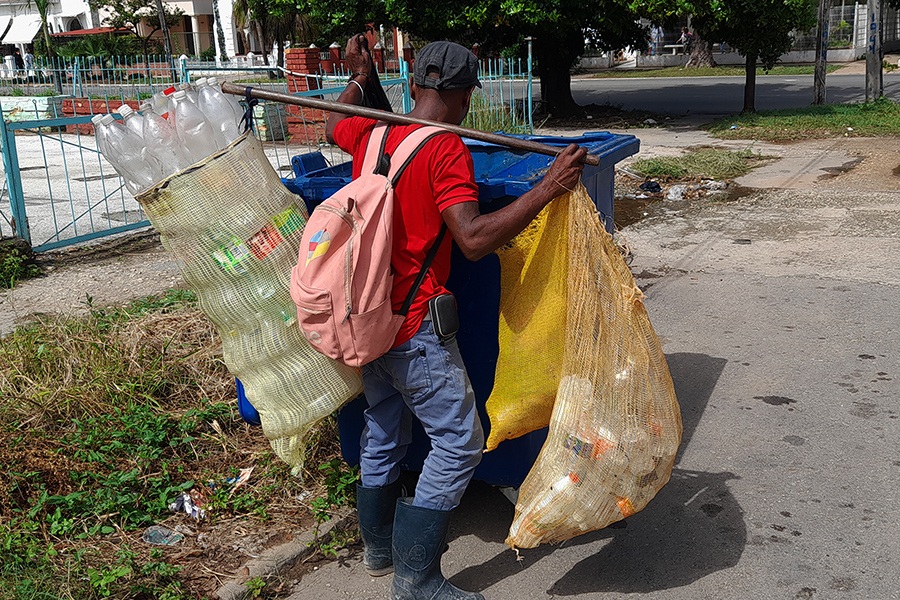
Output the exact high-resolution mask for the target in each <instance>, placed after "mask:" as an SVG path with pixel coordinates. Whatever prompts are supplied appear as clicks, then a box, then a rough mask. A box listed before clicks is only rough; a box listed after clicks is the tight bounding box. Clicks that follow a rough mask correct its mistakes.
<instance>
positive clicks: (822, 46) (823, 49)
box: [813, 0, 831, 104]
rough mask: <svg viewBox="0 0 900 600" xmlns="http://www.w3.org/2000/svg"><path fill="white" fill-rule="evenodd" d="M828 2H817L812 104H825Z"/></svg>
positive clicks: (824, 0) (821, 0)
mask: <svg viewBox="0 0 900 600" xmlns="http://www.w3.org/2000/svg"><path fill="white" fill-rule="evenodd" d="M830 5H831V2H830V0H819V27H818V31H817V33H818V36H816V71H815V76H814V80H813V104H825V73H826V67H827V65H828V28H829V19H828V16H829V15H828V12H829V11H828V8H829V6H830Z"/></svg>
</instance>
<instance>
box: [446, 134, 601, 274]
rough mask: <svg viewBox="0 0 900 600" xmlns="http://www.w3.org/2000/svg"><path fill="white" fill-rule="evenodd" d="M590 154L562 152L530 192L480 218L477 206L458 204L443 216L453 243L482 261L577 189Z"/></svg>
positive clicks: (577, 149) (569, 149) (578, 149)
mask: <svg viewBox="0 0 900 600" xmlns="http://www.w3.org/2000/svg"><path fill="white" fill-rule="evenodd" d="M585 154H587V152H586V151H585V149H584V148H581V147H579V146H577V145H575V144H570V145H569V146H568V147H566V148H565V149H563V150H562V151H561V152H560V153H559V155H558V156H557V158H556V160H555V161H553V164H552V165H551V166H550V170H549V171H547V174H546V175H545V176H544V178H543V179H542V180H541V181H540V183H538V184H537V185H536V186H534V188H532V189H531V191H529V192H527V193H525V194H523V195H522V196H520V197H519V198H518V199H517V200H516V201H515V202H513V203H512V204H510V205H508V206H505V207H504V208H502V209H500V210H498V211H496V212H492V213H488V214H481V211H480V210H479V208H478V203H477V202H462V203H459V204H455V205H453V206H451V207H449V208H447V209H445V210H444V212H443V213H441V214H442V215H443V217H444V221H445V222H446V223H447V228H448V229H449V230H450V233H452V234H453V239H454V240H455V241H456V244H457V245H458V246H459V249H460V250H462V252H463V254H464V255H465V256H466V258H468V259H469V260H478V259H480V258H483V257H485V256H487V255H488V254H490V253H491V252H493V251H494V250H496V249H497V248H499V247H500V246H502V245H503V244H505V243H507V242H508V241H509V240H511V239H513V238H514V237H515V236H517V235H518V234H519V233H520V232H521V231H522V230H523V229H525V227H527V226H528V224H529V223H531V221H533V220H534V218H535V217H536V216H537V215H538V213H539V212H541V210H542V209H543V208H544V207H545V206H547V205H548V204H549V203H550V202H551V201H552V200H553V199H554V198H556V197H558V196H561V195H562V194H563V193H565V192H567V191H571V190H574V189H575V186H576V185H577V184H578V181H579V180H580V179H581V173H582V171H583V170H584V163H583V162H582V160H583V159H584V156H585Z"/></svg>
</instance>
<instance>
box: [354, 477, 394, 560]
mask: <svg viewBox="0 0 900 600" xmlns="http://www.w3.org/2000/svg"><path fill="white" fill-rule="evenodd" d="M401 489H402V488H401V486H400V482H399V481H397V482H394V483H392V484H391V485H389V486H386V487H363V486H361V485H357V486H356V512H357V515H358V518H359V533H360V535H361V536H362V540H363V566H364V567H365V569H366V572H367V573H368V574H369V575H371V576H372V577H381V576H382V575H389V574H391V573H393V572H394V563H393V558H392V555H391V535H392V533H393V529H394V510H395V507H396V504H397V498H399V497H400V492H401Z"/></svg>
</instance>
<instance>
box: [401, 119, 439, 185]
mask: <svg viewBox="0 0 900 600" xmlns="http://www.w3.org/2000/svg"><path fill="white" fill-rule="evenodd" d="M442 133H449V132H448V131H447V130H446V129H441V128H440V127H428V126H426V127H419V128H418V129H416V130H415V131H413V132H412V133H410V134H409V135H407V136H406V137H405V138H404V139H403V141H402V142H400V145H399V146H397V149H396V150H394V153H393V154H392V155H391V169H390V172H389V173H388V179H390V180H391V185H393V186H396V185H397V182H398V181H400V176H401V175H402V174H403V171H405V170H406V167H408V166H409V163H411V162H412V159H413V157H415V155H416V154H418V152H419V150H421V149H422V148H423V147H424V146H425V143H426V142H428V140H430V139H431V138H433V137H434V136H436V135H440V134H442Z"/></svg>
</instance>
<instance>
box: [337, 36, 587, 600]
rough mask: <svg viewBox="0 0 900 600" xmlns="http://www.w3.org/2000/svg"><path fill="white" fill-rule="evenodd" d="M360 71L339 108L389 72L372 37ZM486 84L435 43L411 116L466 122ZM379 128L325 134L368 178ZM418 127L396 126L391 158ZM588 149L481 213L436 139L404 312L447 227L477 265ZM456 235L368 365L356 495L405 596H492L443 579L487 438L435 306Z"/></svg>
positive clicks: (415, 208) (406, 244) (405, 182)
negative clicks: (456, 512) (453, 530)
mask: <svg viewBox="0 0 900 600" xmlns="http://www.w3.org/2000/svg"><path fill="white" fill-rule="evenodd" d="M346 59H347V63H348V67H349V68H350V69H351V73H352V76H351V80H350V82H349V83H348V85H347V89H346V90H344V92H343V93H342V94H341V96H340V97H339V98H338V101H339V102H345V103H350V104H361V103H362V102H363V100H364V98H363V96H364V93H363V90H364V89H365V88H366V86H368V85H370V84H372V83H373V82H374V83H376V84H377V78H378V75H377V73H376V71H375V69H374V68H373V64H372V57H371V56H370V54H369V51H368V48H367V45H366V42H365V37H364V36H362V35H358V36H355V37H353V38H351V39H350V40H349V41H348V43H347V47H346ZM480 85H481V84H480V82H479V81H478V61H477V59H476V58H475V56H474V55H473V54H472V53H471V52H469V51H468V50H466V49H465V48H463V47H462V46H460V45H458V44H454V43H451V42H435V43H432V44H429V45H428V46H426V47H425V48H423V49H422V50H421V51H420V52H419V53H418V55H417V56H416V62H415V68H414V81H413V86H412V95H413V98H414V99H415V102H416V105H415V108H414V109H413V111H412V112H411V113H410V116H413V117H418V118H421V119H428V120H432V121H440V122H443V123H451V124H455V125H457V124H460V123H462V121H463V119H464V118H465V116H466V113H467V112H468V110H469V102H470V100H471V97H472V93H473V91H474V89H475V88H476V87H480ZM375 125H376V121H374V120H371V119H365V118H362V117H348V116H346V115H343V114H341V113H329V115H328V118H327V121H326V137H327V138H328V140H329V141H331V142H333V143H336V144H337V145H338V146H340V147H341V148H342V149H344V150H345V151H347V152H349V153H350V154H351V155H353V157H354V161H353V176H354V177H358V176H359V170H360V168H361V163H362V156H363V154H364V153H365V149H366V145H367V143H368V139H369V136H370V134H371V132H372V130H373V128H374V127H375ZM417 127H419V126H418V125H408V126H393V127H391V129H390V131H389V133H388V136H387V142H386V143H385V153H386V154H388V155H390V154H391V153H392V152H393V151H394V150H395V149H396V148H397V146H398V145H399V144H400V142H401V141H402V140H403V139H404V138H405V137H406V135H407V134H408V133H409V132H410V131H413V130H415V129H416V128H417ZM584 155H585V151H584V150H583V149H581V148H579V147H578V146H576V145H574V144H573V145H571V146H569V147H568V148H565V149H563V150H561V151H560V154H559V156H558V158H557V159H556V161H555V162H554V163H553V165H552V166H551V167H550V169H549V171H548V172H547V175H546V176H545V177H544V179H543V180H542V181H541V182H540V183H538V184H537V185H536V186H535V187H534V189H532V190H531V191H530V192H528V193H527V194H525V195H523V196H522V197H521V198H519V199H518V200H517V201H515V202H513V203H512V204H510V205H509V206H507V207H505V208H503V209H501V210H498V211H496V212H492V213H490V214H484V215H483V214H481V212H480V211H479V207H478V186H477V184H476V183H475V176H474V167H473V163H472V156H471V154H470V153H469V151H468V149H467V148H466V146H465V145H464V144H463V142H462V140H461V139H460V138H459V137H458V136H456V135H454V134H451V133H445V134H440V135H437V136H435V137H433V138H431V139H430V140H429V141H428V142H427V143H426V144H425V145H424V146H423V147H422V149H421V150H420V151H419V153H418V154H417V155H416V156H415V158H413V160H412V162H411V163H410V164H409V167H408V168H407V169H406V171H405V172H404V175H403V176H402V177H401V178H400V180H399V181H398V183H397V185H396V187H395V191H394V202H395V210H394V240H393V251H392V257H391V262H392V266H393V268H394V271H395V276H394V289H393V293H392V303H393V305H394V311H395V312H397V311H398V310H399V308H400V306H401V304H402V303H403V301H404V299H405V297H406V295H407V294H408V293H409V290H410V289H412V285H413V281H414V279H415V278H416V275H418V273H419V271H420V269H421V266H422V264H423V262H424V260H425V256H426V254H427V252H428V249H429V248H430V247H431V245H432V244H434V243H435V240H436V239H437V238H438V235H439V232H440V231H441V226H442V224H444V223H445V224H446V226H447V229H448V231H449V232H450V234H451V235H452V237H453V241H455V242H456V243H457V245H458V246H459V247H460V249H461V250H462V252H463V253H464V254H465V256H466V257H467V258H469V259H470V260H478V259H480V258H482V257H484V256H486V255H487V254H489V253H491V252H493V251H494V250H496V249H497V248H499V247H500V246H502V245H503V244H505V243H506V242H508V241H509V240H511V239H512V238H513V237H514V236H515V235H517V234H518V233H519V232H520V231H522V230H523V229H524V228H525V227H526V226H527V225H528V224H529V223H530V222H531V221H532V220H533V219H534V218H535V216H537V214H538V213H539V212H540V211H541V209H542V208H544V206H546V205H547V204H548V203H549V202H550V201H551V200H553V199H554V198H556V197H557V196H560V195H561V194H563V193H564V192H565V191H567V190H570V189H573V188H574V187H575V185H576V184H577V183H578V181H579V179H580V178H581V173H582V170H583V164H582V160H583V158H584ZM450 245H451V241H450V240H449V239H444V241H443V242H442V243H441V245H440V246H439V249H438V253H437V255H436V257H435V259H434V262H433V263H432V266H431V268H430V269H429V270H428V272H427V274H426V277H425V280H424V282H423V284H422V286H421V287H420V288H419V291H418V293H417V295H416V297H415V300H414V301H413V303H412V306H411V307H410V310H409V312H408V314H407V318H406V320H405V322H404V324H403V327H402V328H401V329H400V332H399V333H398V335H397V338H396V339H395V340H394V346H393V348H392V349H391V350H390V351H389V352H388V353H387V354H385V355H384V356H383V357H381V358H379V359H376V360H375V361H373V362H371V363H369V364H367V365H365V366H364V367H363V381H364V384H365V390H366V401H367V403H368V409H367V410H366V411H365V415H364V418H365V424H366V427H365V431H364V432H363V435H362V440H361V446H362V451H361V453H360V471H361V484H360V485H359V486H358V488H357V508H358V512H359V523H360V531H361V534H362V538H363V543H364V546H365V549H364V555H363V563H364V565H365V567H366V570H367V571H368V572H369V573H370V574H372V575H374V576H379V575H387V574H388V573H391V572H392V571H393V573H394V581H393V597H394V599H395V600H413V599H419V598H427V599H429V600H451V599H452V600H483V596H482V595H481V594H478V593H470V592H465V591H463V590H460V589H458V588H456V587H455V586H453V585H452V584H450V583H449V582H448V581H447V580H446V578H444V576H443V574H442V573H441V568H440V557H441V555H442V554H443V553H444V551H445V550H446V537H447V532H448V528H449V523H450V515H451V512H452V511H453V509H455V508H456V507H457V506H458V505H459V502H460V499H461V498H462V495H463V492H464V491H465V489H466V486H467V485H468V483H469V481H470V480H471V478H472V474H473V472H474V470H475V467H476V466H478V463H479V462H480V461H481V451H482V447H483V446H484V433H483V431H482V428H481V422H480V420H479V417H478V413H477V411H476V408H475V395H474V392H473V390H472V386H471V384H470V383H469V378H468V376H467V375H466V369H465V365H464V364H463V362H462V358H461V357H460V353H459V348H458V347H457V344H456V341H455V339H445V340H441V339H439V338H438V337H437V335H436V334H435V329H434V327H433V323H432V320H431V315H430V314H429V307H428V301H429V300H430V299H431V298H434V297H436V296H439V295H441V294H445V293H447V290H446V288H445V287H444V286H445V284H446V281H447V278H448V276H449V271H450ZM413 415H415V417H416V418H417V419H419V421H421V423H422V425H423V426H424V429H425V431H426V432H427V434H428V436H429V438H430V440H431V447H432V449H431V452H430V453H429V454H428V457H427V458H426V459H425V462H424V464H423V466H422V473H421V475H420V477H419V480H418V484H417V486H416V490H415V495H414V496H413V497H412V498H409V499H407V498H400V494H401V491H400V486H399V483H398V481H397V478H398V476H399V474H400V473H399V472H400V461H401V460H402V459H403V457H404V455H405V453H406V448H407V447H408V446H409V443H410V439H411V425H412V416H413Z"/></svg>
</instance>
